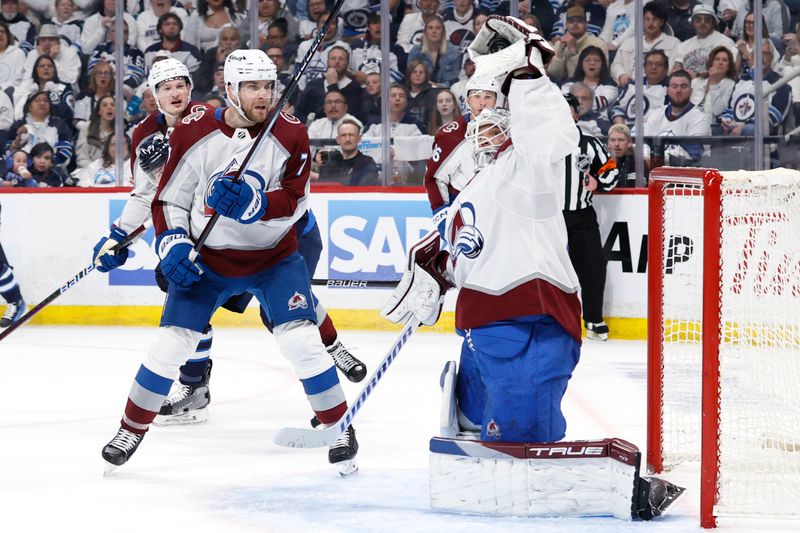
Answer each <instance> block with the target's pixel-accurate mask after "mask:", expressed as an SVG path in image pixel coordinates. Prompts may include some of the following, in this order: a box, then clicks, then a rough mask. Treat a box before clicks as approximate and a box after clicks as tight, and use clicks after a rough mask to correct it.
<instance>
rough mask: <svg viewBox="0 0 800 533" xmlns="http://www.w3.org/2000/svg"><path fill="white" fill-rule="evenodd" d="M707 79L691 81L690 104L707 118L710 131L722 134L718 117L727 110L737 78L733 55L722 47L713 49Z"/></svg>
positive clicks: (698, 78) (709, 59)
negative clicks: (696, 107)
mask: <svg viewBox="0 0 800 533" xmlns="http://www.w3.org/2000/svg"><path fill="white" fill-rule="evenodd" d="M707 68H708V77H707V78H700V77H697V78H695V79H693V80H692V103H693V104H694V105H696V106H698V107H699V108H700V109H702V110H703V112H704V113H705V114H706V116H707V117H708V121H709V123H710V124H711V130H712V132H714V133H715V134H720V133H722V132H721V131H720V128H719V117H720V115H722V113H723V112H724V111H725V110H726V109H727V108H728V103H729V102H730V100H731V94H732V93H733V88H734V86H735V85H736V81H737V80H738V78H739V76H737V74H736V62H735V61H734V60H733V54H732V53H731V51H730V50H728V49H727V48H725V47H724V46H718V47H716V48H714V49H713V50H712V51H711V53H710V54H709V56H708V66H707Z"/></svg>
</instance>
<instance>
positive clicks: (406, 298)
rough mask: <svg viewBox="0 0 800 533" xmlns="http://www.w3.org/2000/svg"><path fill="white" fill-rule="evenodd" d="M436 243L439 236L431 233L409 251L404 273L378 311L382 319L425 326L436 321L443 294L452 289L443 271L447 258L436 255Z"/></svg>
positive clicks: (440, 308)
mask: <svg viewBox="0 0 800 533" xmlns="http://www.w3.org/2000/svg"><path fill="white" fill-rule="evenodd" d="M439 242H440V240H439V234H438V233H437V232H436V231H432V232H430V233H428V234H427V235H426V236H425V237H423V238H422V240H420V241H419V242H417V243H416V244H415V245H414V246H412V247H411V250H410V251H409V253H408V263H407V264H406V272H405V273H404V274H403V278H402V279H401V280H400V283H399V284H398V285H397V288H396V289H395V290H394V292H393V293H392V295H391V296H390V297H389V300H388V301H387V302H386V304H385V305H384V306H383V309H381V316H383V317H384V318H386V319H387V320H389V321H391V322H395V323H401V322H406V321H407V320H408V319H410V318H411V317H412V316H414V317H415V318H416V319H417V320H418V321H419V322H420V323H422V324H425V325H426V326H432V325H434V324H435V323H436V321H437V320H439V315H441V314H442V305H443V304H444V294H445V293H446V292H447V289H449V288H450V287H452V284H451V283H450V282H449V281H448V280H447V279H446V277H445V276H446V273H445V268H444V267H443V264H444V262H445V261H446V259H447V257H448V255H447V252H440V251H439Z"/></svg>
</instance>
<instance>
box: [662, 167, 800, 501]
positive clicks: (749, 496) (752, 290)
mask: <svg viewBox="0 0 800 533" xmlns="http://www.w3.org/2000/svg"><path fill="white" fill-rule="evenodd" d="M723 176H724V179H723V181H722V184H721V187H720V189H721V194H720V211H721V216H720V217H719V220H717V221H716V224H718V227H719V231H720V238H719V240H718V241H717V242H709V241H710V240H709V239H708V237H707V236H708V231H709V228H708V227H704V218H705V217H704V214H705V211H704V197H705V195H706V194H708V192H707V191H706V190H705V188H704V185H703V180H702V179H696V180H691V179H687V180H676V182H675V183H669V182H667V183H664V186H663V187H662V189H661V191H662V199H663V220H664V223H663V232H662V235H663V245H662V253H663V263H662V265H661V273H662V287H663V289H662V291H661V292H662V294H661V295H660V298H661V312H662V315H663V318H662V324H661V330H662V339H661V344H662V357H663V362H662V380H663V389H662V398H661V402H662V405H661V423H662V436H661V442H662V454H663V460H664V466H665V469H667V470H668V469H670V468H674V467H675V466H677V465H681V464H685V463H687V462H692V461H699V459H700V454H701V446H702V445H703V444H702V443H701V434H702V424H703V421H704V419H705V421H706V423H708V422H709V420H710V417H713V416H714V413H713V412H703V410H702V408H701V405H702V401H701V400H702V394H701V391H702V386H703V380H715V381H716V380H717V379H718V381H719V386H718V388H717V389H716V390H717V396H718V399H719V419H718V420H719V429H718V438H719V447H718V450H717V457H718V465H719V468H718V479H717V489H716V490H717V497H716V505H715V508H714V514H715V515H717V516H725V515H730V516H732V515H770V516H792V515H796V516H800V172H796V171H790V170H785V169H776V170H772V171H765V172H735V173H723ZM712 223H714V222H713V221H709V220H705V224H712ZM714 246H717V247H718V248H719V255H720V262H719V267H718V275H717V272H704V261H703V258H704V255H706V256H707V255H708V253H709V250H712V248H711V247H714ZM706 268H710V266H707V267H706ZM709 284H712V285H711V286H712V287H713V286H714V285H717V286H718V291H716V294H717V299H718V301H719V304H720V307H719V317H718V322H717V324H718V326H719V331H720V335H719V342H718V343H715V344H716V345H717V350H718V357H719V366H718V369H717V372H718V378H717V376H715V375H713V372H711V373H709V372H707V373H706V374H705V375H704V374H703V343H702V340H703V339H702V334H703V327H704V323H703V320H702V304H703V289H704V287H708V286H709ZM653 296H655V295H651V297H653ZM706 326H707V324H706ZM705 445H708V444H707V443H706V444H705Z"/></svg>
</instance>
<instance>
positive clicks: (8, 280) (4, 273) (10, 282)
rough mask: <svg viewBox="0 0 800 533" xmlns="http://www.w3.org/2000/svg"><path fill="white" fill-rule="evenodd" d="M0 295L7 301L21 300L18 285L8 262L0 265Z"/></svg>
mask: <svg viewBox="0 0 800 533" xmlns="http://www.w3.org/2000/svg"><path fill="white" fill-rule="evenodd" d="M0 295H2V296H3V298H5V300H6V301H7V302H9V303H10V302H18V301H20V300H22V293H20V292H19V285H17V280H16V279H14V271H13V270H11V267H9V266H8V264H5V265H3V266H2V267H0Z"/></svg>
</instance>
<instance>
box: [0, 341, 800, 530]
mask: <svg viewBox="0 0 800 533" xmlns="http://www.w3.org/2000/svg"><path fill="white" fill-rule="evenodd" d="M155 332H156V330H155V329H154V328H100V327H98V328H93V327H80V328H78V327H36V326H25V327H23V328H22V329H20V331H18V332H16V333H14V335H13V336H10V337H9V338H8V339H7V340H5V341H3V343H2V346H0V356H2V361H3V365H2V371H0V531H2V532H14V533H16V532H21V531H25V532H27V531H31V532H49V531H81V532H128V531H131V532H133V531H135V532H137V533H142V532H144V533H160V532H162V531H176V530H178V529H179V530H180V531H183V532H186V533H200V532H226V533H227V532H240V531H245V532H249V531H254V532H255V531H259V532H265V531H280V532H284V531H285V532H304V531H312V532H314V533H322V532H329V531H330V532H339V531H341V532H348V533H349V532H378V531H380V532H383V531H387V532H393V531H396V532H416V531H420V532H423V531H430V532H437V533H443V532H447V531H463V532H468V531H503V532H523V531H524V532H531V531H535V532H537V533H543V532H550V531H552V532H559V533H563V532H569V531H580V532H581V533H589V532H608V533H611V532H627V531H647V532H651V531H698V530H699V527H698V518H697V517H698V503H697V500H698V498H699V496H698V494H699V493H698V492H697V489H696V486H692V485H689V489H690V490H691V491H692V492H691V494H688V495H687V497H686V498H684V500H683V501H682V502H681V503H680V505H679V507H677V508H676V509H675V511H674V514H672V515H670V516H668V517H666V518H665V519H664V520H661V521H658V522H652V523H630V522H623V521H619V520H616V519H613V518H601V519H588V518H584V519H563V518H562V519H521V518H494V517H480V516H466V515H452V514H446V513H440V512H435V511H432V510H431V509H430V508H429V507H428V473H427V464H428V452H427V444H428V439H429V438H430V437H431V436H432V435H434V434H435V432H436V431H437V428H438V413H439V396H440V393H439V384H438V380H439V374H440V372H441V369H442V366H443V365H444V362H445V361H446V360H447V359H450V358H456V357H457V354H458V348H459V339H458V338H457V337H456V336H455V335H441V334H433V333H424V332H423V333H419V332H418V333H416V334H414V336H413V337H412V339H411V340H410V341H409V344H408V345H407V347H406V348H404V349H403V350H402V352H401V353H400V355H399V356H398V358H397V360H396V361H395V363H394V364H393V365H392V367H391V368H390V370H389V372H388V374H387V375H386V376H385V378H384V379H383V380H382V381H381V382H380V384H379V386H378V387H377V389H376V390H375V392H374V393H373V394H372V395H371V396H370V398H369V400H368V401H367V403H366V405H365V406H364V408H363V409H362V410H361V411H360V412H359V414H358V417H357V419H356V423H355V427H356V430H357V434H358V440H359V443H360V445H361V449H360V451H359V455H358V459H359V465H360V472H359V473H358V474H356V475H354V476H351V477H350V478H347V479H341V478H340V477H339V476H338V474H337V472H336V469H335V468H334V467H333V466H331V465H329V464H328V463H327V455H326V451H325V450H298V449H288V448H280V447H277V446H275V445H273V444H272V436H273V435H274V433H275V432H276V431H277V430H278V429H279V428H281V427H283V426H287V425H291V426H297V425H298V424H304V423H306V422H307V420H309V419H310V417H311V412H310V410H309V407H308V404H307V403H306V400H305V397H304V394H303V392H302V388H301V386H300V384H299V382H298V381H297V379H296V378H295V377H294V375H293V373H292V370H291V367H290V365H289V364H288V363H287V362H286V361H285V360H284V359H283V358H282V357H281V356H280V354H279V353H278V350H277V346H276V344H275V342H274V340H273V339H272V337H271V336H270V335H269V334H268V333H267V332H266V331H261V330H248V329H217V330H215V336H214V345H213V347H212V357H213V359H214V371H213V375H212V379H211V393H212V403H211V406H210V410H211V411H210V420H209V422H208V423H207V424H204V425H197V426H186V427H166V428H153V429H151V430H150V432H149V433H148V435H147V436H146V438H145V439H144V441H143V442H142V445H141V446H140V447H139V449H138V451H137V452H136V455H135V456H134V457H133V459H132V460H131V461H130V462H129V463H128V464H126V465H123V466H122V467H120V468H119V469H117V470H116V471H115V472H114V473H113V474H112V475H111V476H110V477H107V478H104V477H103V476H102V472H103V462H102V459H101V457H100V450H101V448H102V447H103V445H104V444H106V442H108V441H109V440H110V439H111V438H112V437H113V436H114V434H115V432H116V430H117V427H118V422H119V418H120V416H121V414H122V409H123V407H124V404H125V400H126V398H127V394H128V390H129V388H130V384H131V380H132V379H133V376H134V374H135V372H136V370H137V368H138V366H139V364H140V362H141V359H142V357H143V354H144V353H145V351H146V349H147V348H148V346H149V344H150V342H151V341H152V339H153V338H154V336H155ZM395 336H396V333H378V332H348V331H345V332H342V333H341V338H342V340H343V342H344V343H345V344H346V345H347V347H348V348H349V349H351V350H352V351H353V353H355V354H356V355H357V356H358V357H360V358H362V359H363V360H364V361H365V362H366V363H367V364H368V366H370V371H371V370H372V367H373V366H374V364H375V363H377V362H378V361H380V360H381V359H382V358H383V356H384V355H385V352H386V350H387V349H388V348H389V346H391V344H392V343H393V341H394V338H395ZM342 384H343V387H344V388H345V391H346V394H347V395H348V397H349V398H352V397H353V396H354V395H355V394H356V392H357V391H358V390H360V385H354V384H351V383H349V382H347V381H346V380H344V381H342ZM645 391H646V383H645V345H644V343H643V342H626V341H609V342H607V343H596V342H588V341H587V342H586V343H584V349H583V353H582V356H581V362H580V364H579V365H578V368H577V370H576V373H575V376H574V377H573V380H572V381H571V383H570V386H569V389H568V392H567V397H566V400H565V405H564V410H565V413H566V417H567V421H568V424H569V427H568V430H567V431H568V432H567V438H569V439H584V438H587V439H589V438H603V437H610V436H615V437H620V438H623V439H627V440H630V441H632V442H634V443H636V444H638V445H639V447H640V448H642V450H643V451H644V446H645V412H646V409H645ZM681 481H685V480H681ZM688 481H689V482H690V483H691V482H693V480H692V479H689V480H688ZM795 525H798V524H795ZM726 526H727V527H726ZM723 527H725V529H724V530H725V531H763V530H764V529H765V528H766V527H771V528H772V529H771V530H772V531H781V530H787V531H788V530H789V529H788V528H787V527H786V526H785V525H784V524H778V525H775V524H771V525H767V526H766V527H765V526H764V525H763V524H757V525H754V526H752V527H747V526H742V525H740V524H739V523H736V524H723Z"/></svg>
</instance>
